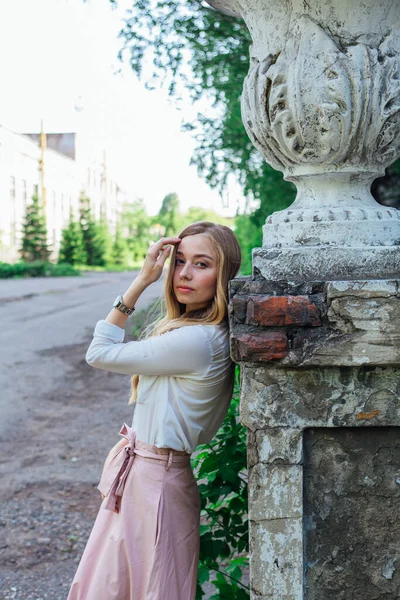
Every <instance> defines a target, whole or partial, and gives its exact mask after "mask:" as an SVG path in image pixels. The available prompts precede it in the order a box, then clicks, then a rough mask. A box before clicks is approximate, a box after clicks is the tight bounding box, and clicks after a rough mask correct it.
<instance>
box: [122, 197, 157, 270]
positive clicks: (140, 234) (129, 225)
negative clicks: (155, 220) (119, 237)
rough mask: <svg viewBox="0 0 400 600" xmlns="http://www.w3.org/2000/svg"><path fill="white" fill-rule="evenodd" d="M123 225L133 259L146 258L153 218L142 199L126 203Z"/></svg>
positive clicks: (123, 211) (123, 212)
mask: <svg viewBox="0 0 400 600" xmlns="http://www.w3.org/2000/svg"><path fill="white" fill-rule="evenodd" d="M121 227H122V228H123V231H124V236H125V237H126V240H127V244H128V248H129V252H130V255H131V256H132V258H133V260H134V261H138V260H142V259H144V257H145V256H146V253H147V248H148V247H149V241H150V228H151V218H150V217H149V215H148V214H147V211H146V207H145V205H144V201H143V200H142V199H140V200H136V201H134V202H128V203H126V204H125V206H124V208H123V210H122V215H121Z"/></svg>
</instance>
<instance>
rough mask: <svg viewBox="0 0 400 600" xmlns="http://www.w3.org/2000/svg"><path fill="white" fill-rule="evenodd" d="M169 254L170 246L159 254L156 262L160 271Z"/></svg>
mask: <svg viewBox="0 0 400 600" xmlns="http://www.w3.org/2000/svg"><path fill="white" fill-rule="evenodd" d="M170 254H171V246H167V247H166V248H164V250H163V251H162V252H161V254H160V256H159V257H158V260H157V265H158V266H159V267H160V269H162V268H163V267H164V265H165V261H166V260H167V258H168V256H169V255H170Z"/></svg>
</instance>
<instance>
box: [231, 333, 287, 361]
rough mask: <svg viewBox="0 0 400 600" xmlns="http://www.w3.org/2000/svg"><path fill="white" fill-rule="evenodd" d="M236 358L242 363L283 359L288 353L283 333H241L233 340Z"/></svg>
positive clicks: (285, 336) (285, 337)
mask: <svg viewBox="0 0 400 600" xmlns="http://www.w3.org/2000/svg"><path fill="white" fill-rule="evenodd" d="M235 349H236V356H238V357H240V358H239V360H244V361H254V362H262V361H264V362H265V361H272V360H279V359H282V358H285V356H287V355H288V353H289V344H288V337H287V335H286V333H285V332H279V331H270V332H269V331H262V332H260V333H258V334H252V333H243V334H239V335H238V336H237V337H236V338H235Z"/></svg>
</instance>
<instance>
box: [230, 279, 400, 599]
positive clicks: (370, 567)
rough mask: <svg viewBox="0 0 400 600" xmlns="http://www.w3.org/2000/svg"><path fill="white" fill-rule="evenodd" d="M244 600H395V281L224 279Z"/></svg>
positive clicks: (398, 305) (398, 307)
mask: <svg viewBox="0 0 400 600" xmlns="http://www.w3.org/2000/svg"><path fill="white" fill-rule="evenodd" d="M230 306H231V314H230V319H231V331H232V340H231V341H232V352H233V358H234V360H236V361H237V362H239V363H240V364H241V372H242V390H241V392H242V393H241V419H242V422H243V423H244V425H245V426H246V427H247V429H248V466H249V520H250V550H251V553H250V560H251V567H250V568H251V598H252V600H256V599H257V600H267V599H268V600H271V599H273V600H303V599H306V600H328V599H329V600H351V599H355V600H395V599H397V598H399V597H400V377H399V372H398V367H399V363H400V293H399V288H398V282H397V280H353V281H325V282H321V281H318V282H303V283H284V282H279V283H278V282H273V281H267V280H260V281H254V280H250V279H248V278H242V279H238V280H235V281H233V282H232V285H231V305H230Z"/></svg>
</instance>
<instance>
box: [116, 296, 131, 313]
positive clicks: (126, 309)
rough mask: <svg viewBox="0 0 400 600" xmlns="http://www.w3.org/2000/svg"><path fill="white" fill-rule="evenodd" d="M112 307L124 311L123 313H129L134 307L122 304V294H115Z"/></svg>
mask: <svg viewBox="0 0 400 600" xmlns="http://www.w3.org/2000/svg"><path fill="white" fill-rule="evenodd" d="M113 307H114V308H116V309H117V310H119V311H121V312H122V313H124V315H131V314H132V313H133V311H134V310H135V308H129V307H128V306H126V304H124V299H123V297H122V296H117V297H116V298H115V300H114V304H113Z"/></svg>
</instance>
